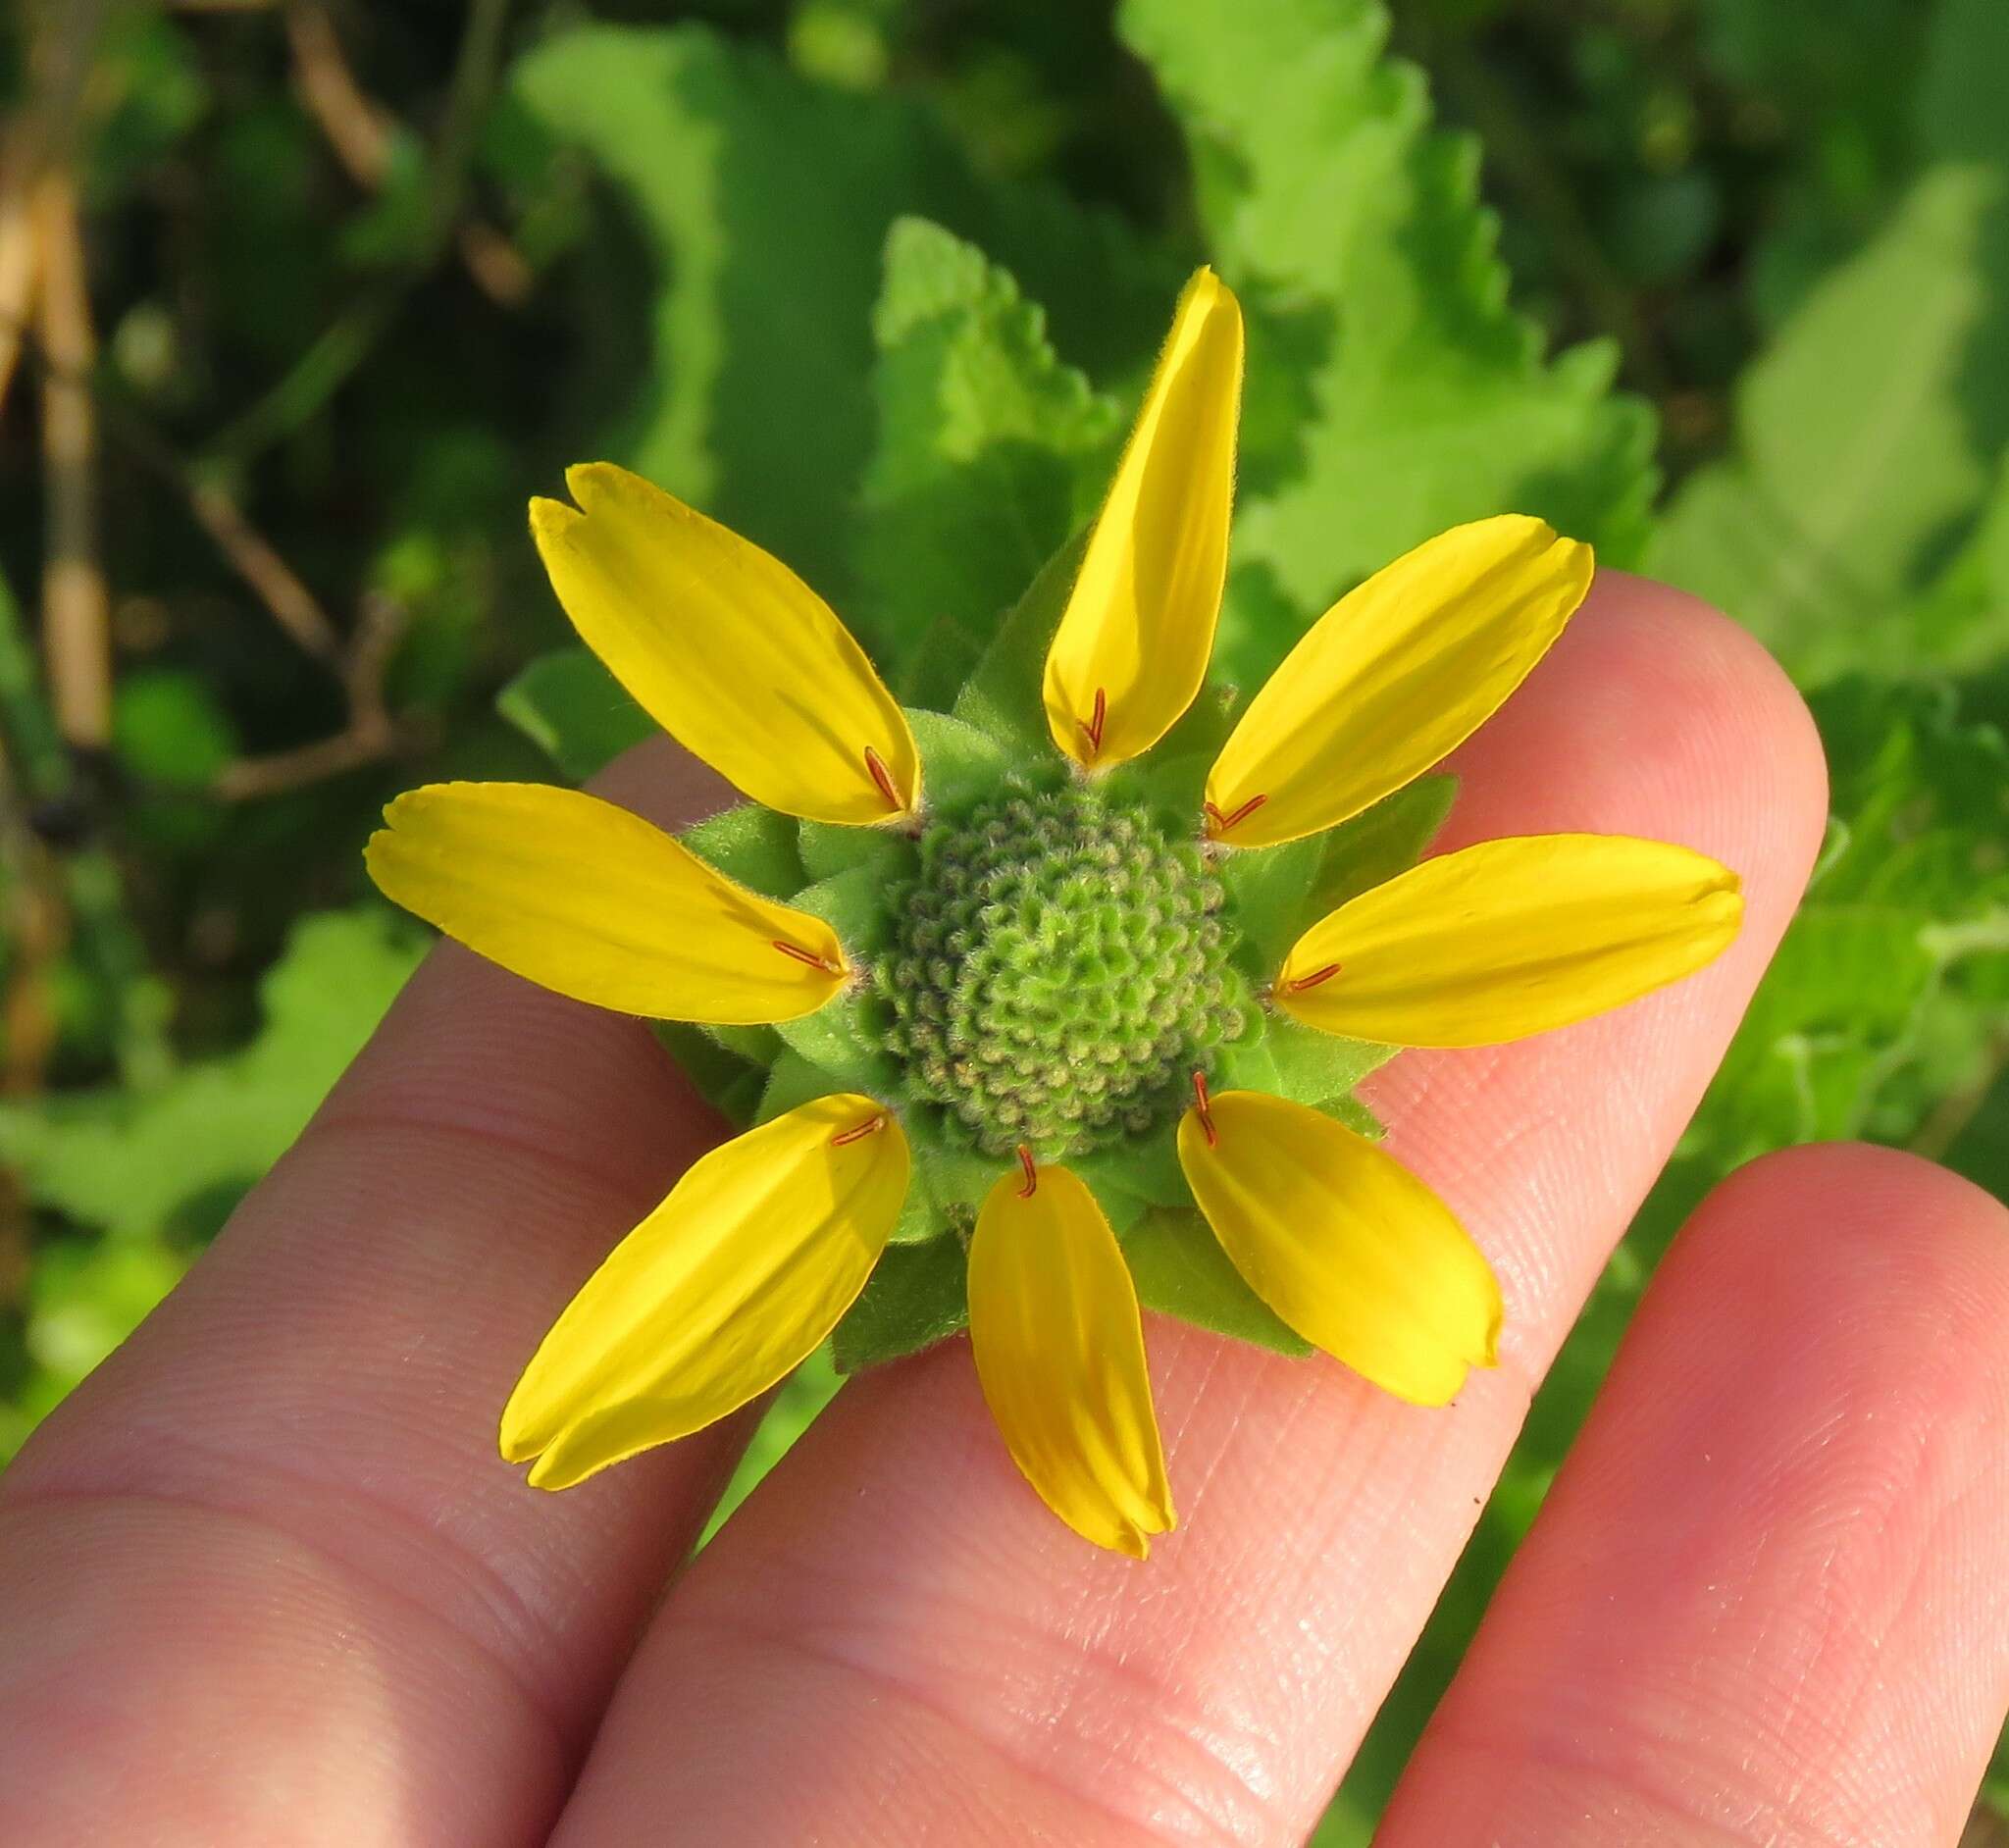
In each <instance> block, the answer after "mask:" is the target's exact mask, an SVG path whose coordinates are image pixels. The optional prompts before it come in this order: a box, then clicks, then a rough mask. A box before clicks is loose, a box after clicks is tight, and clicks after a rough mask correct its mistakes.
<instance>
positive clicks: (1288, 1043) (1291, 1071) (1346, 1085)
mask: <svg viewBox="0 0 2009 1848" xmlns="http://www.w3.org/2000/svg"><path fill="white" fill-rule="evenodd" d="M1266 1042H1267V1045H1268V1048H1269V1055H1270V1057H1271V1058H1272V1059H1273V1060H1274V1061H1275V1063H1276V1086H1277V1090H1278V1092H1279V1093H1280V1094H1281V1095H1282V1096H1284V1097H1287V1098H1293V1099H1295V1100H1296V1101H1297V1102H1298V1103H1300V1104H1317V1105H1320V1106H1323V1105H1327V1104H1333V1103H1335V1102H1336V1101H1338V1100H1339V1099H1342V1098H1344V1097H1346V1096H1347V1095H1348V1094H1349V1093H1350V1092H1351V1091H1352V1090H1353V1088H1354V1087H1355V1086H1356V1085H1357V1084H1359V1083H1360V1082H1361V1080H1362V1079H1364V1078H1365V1077H1366V1076H1367V1074H1368V1073H1369V1072H1375V1071H1379V1070H1380V1069H1381V1067H1382V1066H1383V1065H1385V1064H1387V1063H1388V1061H1389V1060H1390V1059H1391V1058H1393V1057H1394V1056H1395V1055H1396V1053H1397V1052H1399V1051H1400V1050H1401V1049H1400V1048H1399V1047H1393V1046H1378V1045H1376V1044H1374V1043H1373V1042H1371V1041H1368V1040H1349V1039H1345V1038H1342V1037H1341V1036H1340V1035H1339V1034H1336V1033H1320V1032H1319V1031H1318V1030H1317V1029H1316V1028H1315V1027H1308V1026H1306V1025H1305V1024H1304V1023H1303V1022H1302V1021H1298V1020H1293V1019H1291V1017H1290V1016H1289V1015H1288V1014H1279V1013H1273V1014H1271V1015H1270V1016H1269V1031H1268V1034H1267V1035H1266Z"/></svg>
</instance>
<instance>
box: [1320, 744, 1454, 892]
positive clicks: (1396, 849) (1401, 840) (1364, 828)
mask: <svg viewBox="0 0 2009 1848" xmlns="http://www.w3.org/2000/svg"><path fill="white" fill-rule="evenodd" d="M1457 799H1458V779H1457V778H1456V777H1455V776H1441V775H1440V776H1428V777H1418V778H1417V780H1416V781H1415V782H1414V783H1411V784H1407V785H1405V786H1404V787H1403V788H1402V789H1399V790H1397V791H1396V792H1395V793H1394V794H1393V795H1392V796H1383V797H1382V798H1381V799H1380V800H1379V801H1378V802H1376V803H1375V804H1374V806H1373V807H1372V808H1370V809H1368V810H1367V811H1366V812H1365V814H1360V815H1356V816H1355V817H1354V818H1353V819H1352V820H1351V821H1346V822H1342V823H1341V824H1340V825H1339V826H1338V827H1337V828H1335V829H1333V831H1332V832H1331V833H1330V834H1328V835H1327V836H1326V837H1325V854H1324V857H1323V859H1322V860H1321V861H1320V862H1319V866H1318V874H1317V877H1316V878H1315V879H1314V881H1313V885H1312V897H1311V902H1310V905H1309V907H1308V908H1309V910H1310V911H1311V913H1312V915H1313V917H1314V920H1315V919H1316V918H1320V917H1323V916H1324V915H1325V913H1326V912H1328V911H1331V910H1335V909H1337V908H1338V907H1339V906H1340V905H1342V904H1344V903H1345V902H1346V901H1347V900H1348V899H1349V898H1359V897H1360V895H1361V894H1362V893H1364V892H1367V891H1370V890H1371V889H1372V888H1373V887H1375V886H1379V885H1385V884H1386V883H1387V882H1388V881H1389V880H1391V879H1393V878H1394V877H1395V876H1396V874H1397V873H1406V872H1408V871H1409V869H1410V868H1411V867H1412V866H1414V865H1415V864H1416V863H1417V861H1418V860H1419V859H1421V858H1422V857H1423V854H1424V852H1425V851H1426V850H1427V849H1428V847H1429V845H1430V843H1431V842H1432V841H1433V840H1435V839H1436V837H1437V830H1438V829H1440V828H1441V827H1443V825H1444V820H1445V817H1446V816H1448V815H1449V814H1450V813H1451V804H1452V803H1453V802H1455V801H1456V800H1457Z"/></svg>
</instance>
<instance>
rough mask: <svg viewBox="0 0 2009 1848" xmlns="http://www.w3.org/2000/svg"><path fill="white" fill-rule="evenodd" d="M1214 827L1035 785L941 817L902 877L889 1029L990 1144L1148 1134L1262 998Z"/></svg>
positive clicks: (911, 1068) (938, 1098)
mask: <svg viewBox="0 0 2009 1848" xmlns="http://www.w3.org/2000/svg"><path fill="white" fill-rule="evenodd" d="M1220 907H1221V888H1220V882H1219V881H1218V879H1217V878H1216V877H1215V876H1214V874H1213V872H1212V870H1211V868H1210V866H1209V865H1208V863H1207V861H1206V859H1205V857H1204V856H1203V854H1202V852H1201V850H1200V848H1199V847H1198V845H1197V844H1196V843H1195V842H1193V841H1190V840H1183V841H1182V840H1174V839H1172V838H1171V837H1169V836H1168V835H1167V834H1166V833H1165V832H1164V830H1163V829H1162V828H1161V827H1160V826H1159V824H1158V823H1157V822H1156V821H1155V820H1154V819H1153V818H1152V816H1151V815H1150V813H1149V812H1148V811H1147V810H1146V809H1145V808H1144V807H1142V806H1141V805H1138V804H1134V803H1125V802H1121V801H1110V800H1108V798H1106V797H1105V796H1102V795H1100V794H1098V793H1097V792H1096V791H1094V790H1093V789H1088V788H1083V787H1080V786H1078V785H1068V786H1066V787H1063V788H1060V789H1054V790H1038V791H1036V790H1033V789H1030V788H1019V789H1015V790H1010V791H1007V792H1004V793H1003V794H1001V795H999V796H993V797H991V798H989V799H986V800H984V801H982V802H979V803H977V804H976V805H975V806H973V807H970V808H968V809H966V810H964V811H962V812H960V813H958V814H953V815H950V816H946V817H943V818H940V819H938V820H937V821H936V822H934V824H933V825H932V826H931V827H930V828H929V830H928V832H927V833H926V835H925V836H924V837H923V839H922V841H921V867H920V872H919V875H918V876H917V877H916V878H915V879H914V880H913V881H912V882H911V883H910V884H909V885H907V886H906V887H905V888H904V889H903V890H901V891H899V892H896V893H895V894H894V895H893V913H894V917H895V934H894V943H893V948H892V951H891V953H890V954H888V955H887V956H885V957H884V958H882V959H881V960H880V962H879V963H878V965H877V970H876V974H875V982H876V985H877V988H878V992H879V996H880V998H881V1000H882V1001H883V1003H884V1005H885V1017H886V1021H887V1024H886V1028H885V1032H886V1043H887V1045H888V1047H889V1048H890V1049H891V1051H892V1052H894V1054H895V1055H896V1056H897V1057H899V1058H900V1059H901V1062H902V1063H903V1065H904V1066H905V1068H906V1073H907V1079H908V1083H909V1084H910V1086H911V1087H912V1093H913V1095H914V1096H915V1098H916V1099H918V1100H920V1101H923V1102H926V1103H932V1104H939V1105H940V1106H942V1108H943V1110H944V1113H945V1116H946V1118H947V1120H948V1122H949V1124H950V1125H951V1126H952V1127H953V1128H954V1129H956V1130H957V1131H958V1133H959V1134H961V1135H963V1136H966V1137H967V1138H968V1140H969V1141H970V1143H971V1145H972V1146H973V1147H975V1148H977V1149H979V1150H981V1151H982V1152H983V1153H985V1154H986V1155H1009V1154H1010V1153H1011V1152H1012V1150H1013V1149H1014V1148H1016V1147H1017V1146H1018V1145H1019V1144H1021V1143H1023V1144H1025V1145H1027V1146H1028V1147H1030V1148H1031V1149H1032V1151H1033V1152H1034V1154H1035V1155H1038V1156H1039V1157H1040V1158H1041V1159H1044V1160H1056V1159H1059V1158H1061V1157H1064V1156H1066V1155H1079V1154H1083V1153H1085V1152H1087V1151H1090V1150H1093V1149H1098V1148H1102V1147H1105V1146H1107V1145H1108V1144H1109V1143H1112V1142H1115V1141H1117V1140H1119V1139H1121V1138H1122V1137H1125V1136H1129V1135H1137V1134H1142V1133H1144V1132H1146V1131H1148V1130H1150V1129H1152V1128H1153V1127H1155V1126H1156V1125H1158V1124H1159V1123H1160V1122H1162V1121H1163V1120H1164V1119H1165V1118H1166V1117H1167V1116H1168V1115H1170V1114H1172V1113H1174V1112H1176V1111H1177V1110H1178V1109H1180V1108H1182V1107H1183V1105H1184V1102H1185V1100H1186V1098H1187V1097H1188V1096H1189V1095H1190V1086H1191V1077H1192V1073H1193V1072H1194V1071H1195V1070H1196V1069H1200V1070H1206V1069H1209V1068H1211V1062H1212V1052H1213V1049H1214V1048H1216V1047H1218V1046H1219V1045H1220V1044H1221V1043H1222V1042H1223V1041H1226V1040H1232V1039H1234V1038H1235V1037H1236V1036H1237V1035H1238V1034H1239V1033H1240V1032H1241V1031H1242V1027H1243V1023H1244V1019H1245V1009H1246V1008H1247V1007H1248V1006H1249V1005H1250V1004H1251V1003H1250V1000H1249V996H1248V994H1247V991H1246V987H1245V985H1244V983H1243V981H1242V979H1241V977H1240V976H1239V975H1238V974H1237V973H1236V972H1235V970H1234V969H1233V968H1232V967H1231V966H1230V963H1229V961H1228V956H1227V950H1228V949H1229V945H1228V941H1227V929H1226V926H1225V925H1224V923H1223V921H1222V918H1221V915H1220Z"/></svg>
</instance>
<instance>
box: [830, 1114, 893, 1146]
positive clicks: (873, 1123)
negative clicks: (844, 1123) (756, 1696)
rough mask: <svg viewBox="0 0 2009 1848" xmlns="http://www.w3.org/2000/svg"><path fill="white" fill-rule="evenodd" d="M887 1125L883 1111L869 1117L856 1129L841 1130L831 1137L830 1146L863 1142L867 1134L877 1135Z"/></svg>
mask: <svg viewBox="0 0 2009 1848" xmlns="http://www.w3.org/2000/svg"><path fill="white" fill-rule="evenodd" d="M885 1127H886V1117H885V1115H884V1113H883V1112H882V1113H881V1114H880V1115H878V1116H873V1117H868V1118H867V1119H866V1120H865V1121H864V1122H862V1123H860V1124H859V1125H858V1126H857V1127H856V1128H855V1129H847V1130H842V1131H840V1132H839V1133H838V1134H837V1135H835V1136H833V1137H831V1139H830V1146H831V1147H832V1148H833V1149H842V1148H843V1147H844V1146H845V1144H846V1143H849V1142H863V1141H864V1140H865V1138H866V1137H867V1136H875V1135H877V1134H878V1133H879V1131H880V1130H882V1129H884V1128H885Z"/></svg>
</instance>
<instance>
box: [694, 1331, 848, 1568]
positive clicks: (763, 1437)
mask: <svg viewBox="0 0 2009 1848" xmlns="http://www.w3.org/2000/svg"><path fill="white" fill-rule="evenodd" d="M843 1384H844V1381H843V1379H842V1378H841V1377H840V1376H839V1374H838V1371H837V1368H836V1367H835V1366H834V1365H833V1364H832V1363H831V1359H830V1350H829V1348H828V1347H822V1348H818V1349H817V1350H816V1352H815V1353H814V1354H812V1355H811V1356H810V1357H809V1358H808V1359H807V1360H804V1361H803V1362H802V1364H801V1365H800V1366H798V1367H797V1368H796V1370H795V1371H794V1372H793V1373H791V1374H790V1375H789V1376H788V1378H787V1379H786V1380H784V1381H783V1382H782V1385H781V1390H780V1391H779V1392H777V1393H776V1394H775V1396H774V1398H773V1400H772V1402H770V1404H769V1405H768V1408H767V1410H766V1411H765V1412H762V1413H761V1416H760V1423H759V1425H758V1426H757V1427H756V1428H755V1430H754V1432H753V1436H752V1439H751V1440H750V1441H749V1442H748V1444H747V1448H746V1451H745V1452H744V1453H743V1454H742V1456H741V1458H740V1461H739V1463H738V1464H737V1466H736V1467H735V1468H734V1470H733V1476H732V1480H731V1481H730V1482H729V1483H727V1484H726V1491H725V1493H724V1494H723V1495H721V1496H720V1497H719V1499H718V1506H717V1507H716V1508H714V1509H713V1510H712V1511H711V1517H710V1519H708V1520H707V1521H706V1522H705V1523H704V1533H703V1536H702V1537H701V1538H700V1539H699V1541H698V1543H697V1544H698V1546H699V1547H700V1548H702V1547H704V1546H707V1545H709V1544H710V1542H711V1540H712V1538H713V1536H715V1535H716V1534H717V1532H718V1530H719V1529H720V1528H721V1527H723V1526H724V1525H725V1523H726V1520H727V1518H728V1517H729V1516H730V1515H731V1514H733V1512H734V1511H735V1510H736V1509H737V1508H738V1507H739V1506H740V1504H741V1503H742V1502H744V1501H745V1500H746V1499H747V1496H748V1495H750V1494H751V1493H752V1492H753V1490H754V1489H755V1488H756V1487H757V1486H758V1485H759V1483H760V1480H761V1478H762V1477H763V1476H765V1475H767V1474H768V1472H769V1471H770V1470H772V1469H773V1468H774V1466H775V1464H776V1463H780V1462H781V1460H782V1459H783V1458H784V1457H786V1456H787V1455H788V1454H789V1452H790V1451H791V1450H792V1449H794V1448H795V1445H796V1443H797V1441H798V1439H799V1438H800V1437H801V1435H802V1433H803V1432H804V1431H806V1430H807V1429H808V1428H809V1426H810V1425H811V1424H813V1423H814V1422H815V1421H816V1419H817V1418H818V1417H819V1416H821V1414H822V1412H823V1409H824V1407H825V1406H827V1405H829V1404H830V1402H831V1401H832V1400H833V1399H834V1398H836V1397H837V1391H838V1388H839V1387H840V1386H842V1385H843Z"/></svg>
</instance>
